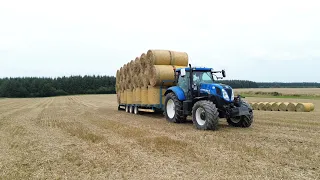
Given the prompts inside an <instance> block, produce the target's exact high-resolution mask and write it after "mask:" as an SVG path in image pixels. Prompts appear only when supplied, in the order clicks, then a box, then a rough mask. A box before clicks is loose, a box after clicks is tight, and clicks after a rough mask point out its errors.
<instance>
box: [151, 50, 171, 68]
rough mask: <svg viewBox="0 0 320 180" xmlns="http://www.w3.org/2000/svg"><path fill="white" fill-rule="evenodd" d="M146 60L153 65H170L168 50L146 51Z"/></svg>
mask: <svg viewBox="0 0 320 180" xmlns="http://www.w3.org/2000/svg"><path fill="white" fill-rule="evenodd" d="M147 60H148V63H150V64H154V65H170V64H171V63H170V62H171V53H170V51H168V50H148V52H147Z"/></svg>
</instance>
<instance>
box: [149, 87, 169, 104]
mask: <svg viewBox="0 0 320 180" xmlns="http://www.w3.org/2000/svg"><path fill="white" fill-rule="evenodd" d="M160 89H161V87H159V86H156V87H153V86H149V87H148V102H149V104H160ZM165 89H166V87H162V94H161V104H164V100H165V96H164V93H165V92H166V91H165Z"/></svg>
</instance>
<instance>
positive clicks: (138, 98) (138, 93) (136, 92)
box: [134, 88, 141, 104]
mask: <svg viewBox="0 0 320 180" xmlns="http://www.w3.org/2000/svg"><path fill="white" fill-rule="evenodd" d="M134 96H135V99H134V100H135V102H134V103H135V104H141V89H140V88H135V90H134Z"/></svg>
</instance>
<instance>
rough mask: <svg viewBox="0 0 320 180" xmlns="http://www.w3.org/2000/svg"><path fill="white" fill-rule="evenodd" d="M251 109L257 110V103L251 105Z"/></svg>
mask: <svg viewBox="0 0 320 180" xmlns="http://www.w3.org/2000/svg"><path fill="white" fill-rule="evenodd" d="M252 108H253V110H259V103H258V102H254V103H252Z"/></svg>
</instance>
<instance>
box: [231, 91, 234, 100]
mask: <svg viewBox="0 0 320 180" xmlns="http://www.w3.org/2000/svg"><path fill="white" fill-rule="evenodd" d="M230 100H231V101H233V100H234V92H233V90H232V94H231V99H230Z"/></svg>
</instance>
